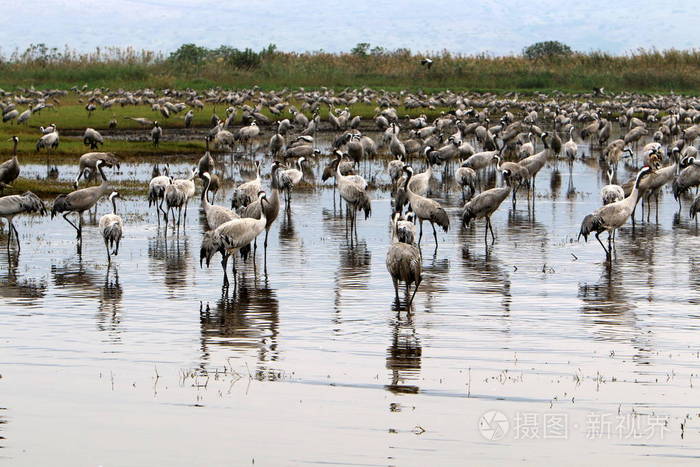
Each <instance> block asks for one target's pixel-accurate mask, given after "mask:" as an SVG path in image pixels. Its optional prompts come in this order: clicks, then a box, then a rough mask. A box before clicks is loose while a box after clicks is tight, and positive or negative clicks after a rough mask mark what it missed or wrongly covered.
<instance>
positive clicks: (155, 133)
mask: <svg viewBox="0 0 700 467" xmlns="http://www.w3.org/2000/svg"><path fill="white" fill-rule="evenodd" d="M162 137H163V129H162V128H161V127H160V124H159V123H158V122H153V128H151V141H152V142H153V146H155V147H158V146H159V145H160V139H161V138H162Z"/></svg>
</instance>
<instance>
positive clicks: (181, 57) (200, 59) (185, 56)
mask: <svg viewBox="0 0 700 467" xmlns="http://www.w3.org/2000/svg"><path fill="white" fill-rule="evenodd" d="M207 55H209V51H208V50H207V49H206V48H205V47H199V46H198V45H195V44H182V45H181V46H180V48H179V49H177V50H176V51H175V52H173V53H171V54H170V57H168V59H169V60H171V61H173V62H176V63H178V64H180V65H191V66H195V67H196V66H200V65H202V64H203V63H204V61H205V60H206V58H207Z"/></svg>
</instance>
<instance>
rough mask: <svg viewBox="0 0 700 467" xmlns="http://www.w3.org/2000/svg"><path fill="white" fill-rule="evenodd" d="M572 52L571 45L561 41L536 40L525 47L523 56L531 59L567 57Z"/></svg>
mask: <svg viewBox="0 0 700 467" xmlns="http://www.w3.org/2000/svg"><path fill="white" fill-rule="evenodd" d="M572 53H573V51H572V50H571V47H569V46H568V45H566V44H563V43H561V42H559V41H544V42H536V43H534V44H532V45H531V46H529V47H525V48H524V49H523V56H524V57H525V58H527V59H529V60H537V59H540V58H544V59H547V58H554V57H566V56H567V55H571V54H572Z"/></svg>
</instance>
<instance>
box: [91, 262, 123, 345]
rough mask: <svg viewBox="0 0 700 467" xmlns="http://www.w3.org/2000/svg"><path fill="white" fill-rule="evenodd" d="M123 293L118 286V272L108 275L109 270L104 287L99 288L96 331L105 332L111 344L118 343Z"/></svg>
mask: <svg viewBox="0 0 700 467" xmlns="http://www.w3.org/2000/svg"><path fill="white" fill-rule="evenodd" d="M123 294H124V291H123V290H122V287H121V285H120V284H119V270H118V269H115V270H114V272H113V273H112V274H110V270H109V268H108V269H107V273H106V274H105V280H104V285H103V286H102V287H101V288H100V301H99V306H98V309H97V329H98V330H99V331H103V332H107V333H109V335H110V340H111V341H112V342H115V343H118V342H119V341H120V338H119V334H120V332H121V331H120V326H119V325H120V323H121V307H122V295H123Z"/></svg>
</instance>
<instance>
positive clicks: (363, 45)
mask: <svg viewBox="0 0 700 467" xmlns="http://www.w3.org/2000/svg"><path fill="white" fill-rule="evenodd" d="M368 52H369V42H360V43H358V44H357V45H356V46H355V47H353V48H352V50H350V53H351V54H353V55H356V56H358V57H366V56H367V53H368Z"/></svg>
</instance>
